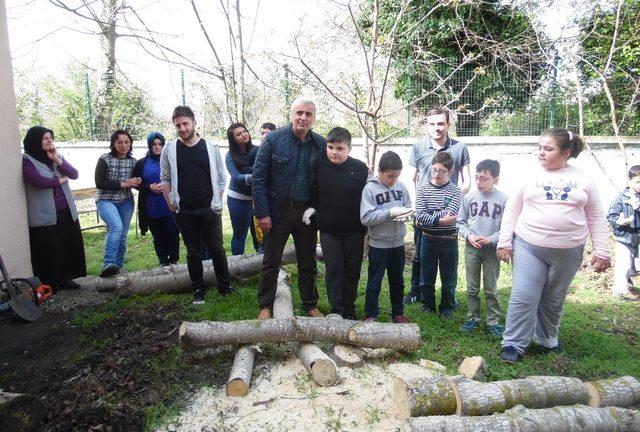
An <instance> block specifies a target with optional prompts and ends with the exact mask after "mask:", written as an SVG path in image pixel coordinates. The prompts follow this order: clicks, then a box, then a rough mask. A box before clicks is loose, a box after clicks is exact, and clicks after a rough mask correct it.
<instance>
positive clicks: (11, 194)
mask: <svg viewBox="0 0 640 432" xmlns="http://www.w3.org/2000/svg"><path fill="white" fill-rule="evenodd" d="M0 26H1V28H0V131H2V138H0V147H1V153H2V157H0V185H1V186H0V202H1V203H2V210H1V211H0V254H2V259H3V260H4V262H5V264H6V266H7V269H8V270H9V274H10V276H11V277H19V276H21V277H25V276H31V257H30V254H29V228H28V225H27V206H26V202H25V196H24V184H23V183H22V158H21V156H20V154H21V150H20V144H19V143H20V141H19V139H20V137H19V133H18V118H17V116H16V100H15V94H14V90H13V70H12V67H11V55H10V52H9V35H8V30H7V12H6V7H5V2H4V0H0Z"/></svg>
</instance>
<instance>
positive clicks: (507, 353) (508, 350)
mask: <svg viewBox="0 0 640 432" xmlns="http://www.w3.org/2000/svg"><path fill="white" fill-rule="evenodd" d="M521 357H522V354H520V353H519V352H518V350H517V349H516V348H515V347H513V346H511V345H507V346H505V347H502V354H500V358H501V359H502V361H503V362H505V363H507V364H514V363H517V362H518V361H520V358H521Z"/></svg>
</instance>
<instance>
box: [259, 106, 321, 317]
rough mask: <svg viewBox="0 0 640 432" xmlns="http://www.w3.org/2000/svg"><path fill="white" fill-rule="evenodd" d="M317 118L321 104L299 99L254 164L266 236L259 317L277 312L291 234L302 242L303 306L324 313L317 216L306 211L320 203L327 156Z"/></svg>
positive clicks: (298, 245) (315, 313) (316, 313)
mask: <svg viewBox="0 0 640 432" xmlns="http://www.w3.org/2000/svg"><path fill="white" fill-rule="evenodd" d="M315 120H316V105H315V103H314V102H313V101H312V100H311V99H307V98H298V99H296V100H295V101H293V103H292V104H291V123H290V124H289V125H287V126H285V127H282V128H280V129H276V130H275V131H273V132H271V133H269V134H268V135H267V137H266V138H265V140H264V142H263V143H262V144H261V145H260V149H259V151H258V155H257V156H256V161H255V163H254V165H253V177H252V181H253V189H252V194H253V199H254V212H255V215H256V217H257V218H258V220H259V222H260V227H261V228H262V231H263V233H264V235H265V238H264V258H263V260H262V269H261V270H260V280H259V282H258V303H259V305H260V313H259V314H258V318H259V319H268V318H271V316H272V313H271V311H272V308H273V301H274V299H275V295H276V285H277V279H278V271H279V267H280V262H281V261H282V253H283V251H284V246H285V244H286V242H287V240H288V239H289V235H290V234H291V235H293V241H294V244H295V247H296V259H297V263H298V290H299V291H300V298H301V300H302V309H303V310H304V311H305V312H306V313H307V314H308V315H310V316H312V317H320V316H322V313H321V312H320V311H319V310H318V308H317V303H318V289H317V287H316V274H317V267H316V259H315V251H316V243H317V235H318V228H317V224H316V221H315V218H311V215H310V214H308V213H309V212H305V210H307V208H309V207H314V208H315V206H314V205H313V203H311V200H312V193H311V185H313V184H314V179H313V176H314V172H315V169H314V167H315V165H316V163H317V161H318V160H319V159H320V158H323V157H326V145H327V143H326V140H325V139H324V138H323V137H322V136H320V135H318V134H317V133H315V132H313V131H312V130H311V128H312V127H313V124H314V123H315ZM303 216H304V221H303Z"/></svg>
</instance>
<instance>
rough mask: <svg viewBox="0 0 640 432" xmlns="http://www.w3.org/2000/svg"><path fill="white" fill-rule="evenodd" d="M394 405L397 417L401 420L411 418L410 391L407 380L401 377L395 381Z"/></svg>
mask: <svg viewBox="0 0 640 432" xmlns="http://www.w3.org/2000/svg"><path fill="white" fill-rule="evenodd" d="M393 405H394V407H395V409H396V418H398V419H400V420H406V419H408V418H411V409H410V408H409V391H408V390H407V384H406V383H405V381H404V380H402V379H400V378H396V379H395V380H394V381H393Z"/></svg>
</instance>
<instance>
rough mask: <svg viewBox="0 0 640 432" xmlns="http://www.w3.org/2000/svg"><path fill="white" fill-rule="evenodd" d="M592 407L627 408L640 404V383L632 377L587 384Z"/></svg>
mask: <svg viewBox="0 0 640 432" xmlns="http://www.w3.org/2000/svg"><path fill="white" fill-rule="evenodd" d="M587 393H588V394H589V406H590V407H604V406H617V407H626V406H631V405H637V404H638V403H640V382H639V381H638V380H637V379H635V378H634V377H632V376H623V377H620V378H615V379H610V380H599V381H594V382H588V383H587Z"/></svg>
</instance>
